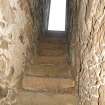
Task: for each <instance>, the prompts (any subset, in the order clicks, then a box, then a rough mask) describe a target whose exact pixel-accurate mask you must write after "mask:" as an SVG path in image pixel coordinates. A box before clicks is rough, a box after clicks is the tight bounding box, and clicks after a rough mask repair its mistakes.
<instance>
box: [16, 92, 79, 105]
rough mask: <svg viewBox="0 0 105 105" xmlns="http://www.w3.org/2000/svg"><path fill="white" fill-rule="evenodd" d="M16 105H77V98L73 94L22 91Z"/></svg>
mask: <svg viewBox="0 0 105 105" xmlns="http://www.w3.org/2000/svg"><path fill="white" fill-rule="evenodd" d="M16 100H17V104H15V105H77V104H76V96H75V95H71V94H51V93H50V94H49V93H36V92H30V91H20V92H19V93H18V95H17V98H16Z"/></svg>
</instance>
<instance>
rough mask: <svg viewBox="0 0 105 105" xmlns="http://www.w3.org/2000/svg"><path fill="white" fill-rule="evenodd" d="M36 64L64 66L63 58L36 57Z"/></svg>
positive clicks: (64, 58) (64, 59) (64, 60)
mask: <svg viewBox="0 0 105 105" xmlns="http://www.w3.org/2000/svg"><path fill="white" fill-rule="evenodd" d="M36 61H37V62H36V63H38V64H66V57H65V56H57V57H56V56H38V58H37V60H36Z"/></svg>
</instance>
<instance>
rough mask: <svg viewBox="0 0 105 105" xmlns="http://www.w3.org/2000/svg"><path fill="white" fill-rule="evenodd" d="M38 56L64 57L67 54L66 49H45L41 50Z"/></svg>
mask: <svg viewBox="0 0 105 105" xmlns="http://www.w3.org/2000/svg"><path fill="white" fill-rule="evenodd" d="M38 52H39V53H38V55H41V56H62V55H64V54H65V53H66V51H65V50H64V49H53V48H52V49H44V48H40V49H39V51H38Z"/></svg>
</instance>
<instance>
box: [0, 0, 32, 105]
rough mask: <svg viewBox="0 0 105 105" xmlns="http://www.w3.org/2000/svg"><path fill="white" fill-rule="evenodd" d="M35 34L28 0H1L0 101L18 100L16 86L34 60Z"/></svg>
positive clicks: (9, 103)
mask: <svg viewBox="0 0 105 105" xmlns="http://www.w3.org/2000/svg"><path fill="white" fill-rule="evenodd" d="M32 35H33V21H32V16H31V11H30V8H29V3H28V2H27V0H0V105H7V104H8V105H12V104H13V103H14V102H15V98H14V93H15V92H16V91H15V90H16V89H17V88H19V87H20V86H21V79H22V75H23V73H24V71H25V70H26V69H27V67H29V65H30V64H31V63H32V57H33V55H32V52H33V48H32V42H33V36H32ZM26 65H28V66H27V67H26Z"/></svg>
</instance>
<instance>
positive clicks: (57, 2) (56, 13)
mask: <svg viewBox="0 0 105 105" xmlns="http://www.w3.org/2000/svg"><path fill="white" fill-rule="evenodd" d="M65 15H66V0H51V6H50V16H49V25H48V30H55V31H65V17H66V16H65Z"/></svg>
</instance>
